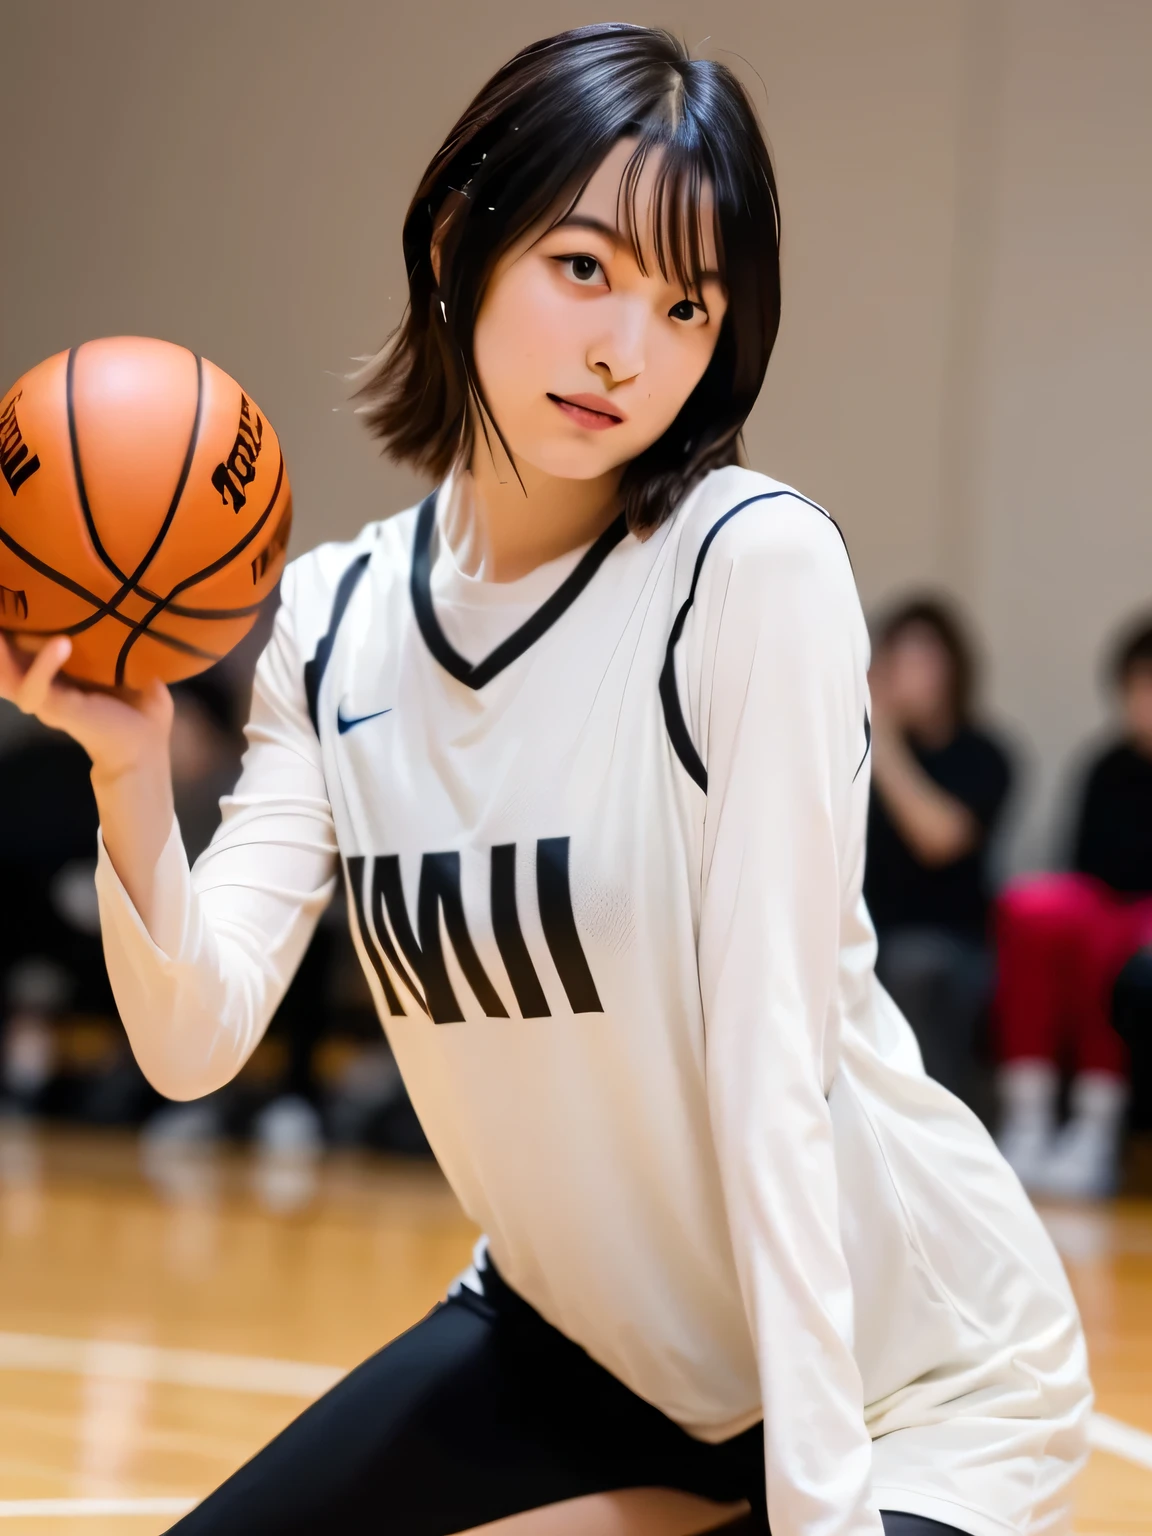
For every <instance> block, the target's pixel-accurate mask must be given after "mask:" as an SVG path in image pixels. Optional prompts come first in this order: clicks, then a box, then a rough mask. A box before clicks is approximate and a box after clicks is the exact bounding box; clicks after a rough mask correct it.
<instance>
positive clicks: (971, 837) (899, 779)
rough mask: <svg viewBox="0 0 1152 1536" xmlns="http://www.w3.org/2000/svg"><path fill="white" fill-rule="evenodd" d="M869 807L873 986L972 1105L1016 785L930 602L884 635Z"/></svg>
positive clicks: (908, 610) (875, 678) (879, 641)
mask: <svg viewBox="0 0 1152 1536" xmlns="http://www.w3.org/2000/svg"><path fill="white" fill-rule="evenodd" d="M869 685H870V688H871V693H872V803H871V807H870V813H869V822H868V857H867V864H866V868H865V876H864V891H865V896H866V898H867V901H868V907H869V910H870V912H871V914H872V919H873V921H874V922H875V924H876V930H877V935H878V938H879V944H880V952H879V959H878V963H877V973H878V975H879V977H880V979H881V981H882V982H883V984H884V986H885V987H886V988H887V989H888V991H889V992H890V993H891V995H892V997H893V998H894V999H895V1001H896V1002H897V1004H898V1005H899V1007H900V1009H901V1010H902V1012H903V1013H904V1014H905V1016H906V1017H907V1019H908V1021H909V1023H910V1024H911V1025H912V1028H913V1029H914V1030H915V1032H916V1037H917V1039H918V1040H919V1042H920V1050H921V1054H922V1056H923V1058H924V1066H925V1069H926V1071H927V1072H928V1073H929V1075H930V1076H932V1077H934V1078H936V1079H937V1080H938V1081H939V1082H941V1083H943V1084H944V1085H945V1087H947V1088H949V1089H951V1090H952V1092H953V1093H955V1094H957V1095H959V1097H961V1098H963V1099H965V1100H967V1101H969V1102H971V1100H972V1098H973V1096H974V1093H975V1087H976V1085H975V1072H974V1068H975V1052H976V1046H975V1041H976V1035H977V1029H978V1025H979V1021H980V1019H981V1017H982V1015H983V1012H984V1009H985V1007H986V1005H987V1002H988V999H989V996H990V994H991V990H992V959H991V955H990V952H989V947H988V942H987V918H988V902H989V887H990V880H989V872H988V845H989V839H990V837H991V835H992V833H993V831H994V829H995V827H996V824H997V821H998V819H999V816H1000V813H1001V810H1002V809H1003V806H1004V801H1005V798H1006V796H1007V794H1008V789H1009V785H1010V782H1011V777H1012V773H1011V766H1010V764H1009V761H1008V758H1007V756H1006V754H1005V752H1004V750H1003V748H1002V747H1001V746H1000V745H999V744H998V743H997V742H996V741H995V740H994V739H993V737H992V736H990V735H989V734H988V733H987V732H986V731H984V730H982V729H981V728H980V727H979V726H978V725H977V724H976V723H975V722H974V719H973V694H974V688H975V663H974V658H973V652H972V648H971V646H970V644H969V643H968V640H967V637H966V635H965V633H964V631H963V628H962V627H961V625H960V623H959V621H958V619H957V618H956V616H955V615H954V614H953V613H952V612H951V610H950V609H949V608H948V607H946V606H945V605H944V604H943V603H941V602H938V601H935V600H932V599H928V598H922V599H918V600H916V601H912V602H908V603H905V604H903V605H901V606H900V607H899V608H897V609H896V610H895V611H894V612H892V613H891V614H890V615H889V616H888V617H887V618H886V619H885V621H884V622H883V623H882V624H881V626H880V627H879V630H878V633H877V636H876V641H875V646H874V652H873V662H872V670H871V673H870V675H869Z"/></svg>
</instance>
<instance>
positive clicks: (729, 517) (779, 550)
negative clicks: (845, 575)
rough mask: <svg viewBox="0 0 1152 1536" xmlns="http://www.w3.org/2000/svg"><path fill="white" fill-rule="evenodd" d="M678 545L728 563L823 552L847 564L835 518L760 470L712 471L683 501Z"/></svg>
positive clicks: (729, 468)
mask: <svg viewBox="0 0 1152 1536" xmlns="http://www.w3.org/2000/svg"><path fill="white" fill-rule="evenodd" d="M676 523H677V528H678V531H679V536H680V540H681V542H682V543H685V544H687V545H688V546H689V547H696V548H704V549H705V551H706V553H707V552H711V551H712V550H713V548H714V549H715V553H716V554H717V555H719V556H721V558H722V560H723V561H725V562H728V561H732V560H735V559H739V558H741V557H751V556H754V555H755V554H756V553H757V552H763V553H765V554H770V555H771V554H775V555H784V554H788V553H802V552H804V553H812V554H814V555H816V556H817V557H819V556H820V555H821V554H823V553H825V552H830V553H832V554H833V556H834V558H835V559H836V560H837V561H841V560H844V559H845V558H846V549H845V544H844V537H843V535H842V533H841V532H840V529H839V527H838V525H837V524H836V522H835V521H834V519H833V518H832V516H831V515H830V514H829V513H828V512H827V511H825V509H824V508H823V507H822V506H820V504H819V503H818V502H816V501H813V500H812V498H811V497H810V496H805V495H804V493H803V492H802V491H798V490H797V489H796V488H795V487H794V486H791V485H786V484H784V482H783V481H780V480H774V479H773V478H772V476H771V475H765V474H762V473H761V472H760V471H758V470H754V469H744V468H742V467H741V466H739V465H736V464H730V465H727V466H725V467H724V468H723V469H714V470H711V471H710V472H709V473H708V474H707V475H705V476H704V478H703V479H702V480H701V481H700V483H699V485H697V486H696V487H695V488H694V489H693V491H692V492H691V493H690V495H689V496H688V497H687V498H686V499H685V502H684V504H683V506H682V507H681V509H680V512H679V514H678V516H677V519H676Z"/></svg>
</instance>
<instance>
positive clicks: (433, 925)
mask: <svg viewBox="0 0 1152 1536" xmlns="http://www.w3.org/2000/svg"><path fill="white" fill-rule="evenodd" d="M867 660H868V657H867V635H866V630H865V627H864V623H863V619H862V616H861V612H860V607H859V603H858V600H857V596H856V591H855V587H854V584H853V579H852V574H851V569H850V566H849V562H848V557H847V554H846V552H845V549H844V546H843V542H842V540H841V538H840V534H839V531H838V530H837V528H836V526H835V524H834V523H833V522H832V521H831V520H830V519H829V518H828V517H827V515H826V514H824V513H823V512H822V511H821V510H820V509H819V508H816V507H814V506H813V505H812V504H811V503H810V502H807V501H806V500H805V499H804V498H802V497H800V496H798V495H797V494H796V493H795V492H793V491H790V490H788V489H787V488H786V487H784V486H781V485H779V484H777V483H776V482H774V481H772V480H769V479H767V478H766V477H764V476H762V475H758V474H753V473H751V472H749V471H746V470H742V469H738V468H730V469H724V470H720V471H717V472H715V473H713V474H711V475H709V476H708V477H707V478H706V479H705V480H704V481H703V482H702V483H701V484H700V485H699V486H698V487H697V488H696V489H695V490H694V491H693V492H692V494H691V495H690V496H689V497H688V498H687V499H686V500H685V502H684V503H683V504H682V505H681V507H680V508H679V509H678V511H677V513H676V515H675V516H674V517H673V518H672V519H671V520H670V521H669V522H667V523H666V524H664V525H663V526H662V527H661V528H659V529H658V530H657V531H656V532H655V533H653V534H652V535H651V536H650V537H648V538H647V539H645V540H639V539H637V538H635V537H633V536H632V535H630V534H627V533H626V532H625V530H624V527H623V524H622V523H621V522H617V523H615V524H613V526H612V527H611V528H609V529H608V530H607V532H606V533H605V534H604V535H603V536H602V537H601V538H600V539H598V540H597V541H596V543H595V544H593V545H592V546H590V548H589V549H588V550H587V551H585V552H584V553H583V554H582V555H577V556H573V557H572V558H571V559H569V560H567V561H560V562H554V563H553V564H552V565H551V566H545V567H543V568H541V569H540V570H538V571H535V572H533V573H532V574H531V575H530V576H528V577H525V578H524V579H523V580H521V581H516V582H511V583H507V584H495V583H490V582H485V581H481V580H476V579H474V578H468V577H465V576H464V575H462V574H461V572H460V571H459V570H457V569H456V568H455V565H454V562H453V559H452V555H451V550H450V548H449V547H448V541H447V539H446V538H445V537H444V536H443V534H442V532H441V530H440V528H439V526H438V520H437V513H436V504H435V498H434V497H431V498H429V499H428V500H427V501H426V502H425V503H423V504H422V506H421V507H419V508H413V509H411V510H410V511H408V512H405V513H403V514H401V515H399V516H397V517H394V518H391V519H389V520H387V521H384V522H380V523H374V524H371V525H370V526H369V527H367V528H366V529H365V530H364V531H363V532H362V533H361V535H360V536H359V538H357V539H356V540H354V541H353V542H351V543H349V544H330V545H325V546H324V547H322V548H320V549H317V550H314V551H313V552H312V553H311V554H308V555H306V556H304V557H303V558H302V559H300V560H297V561H296V562H295V563H294V564H293V565H292V566H291V567H290V568H289V570H288V572H287V574H286V576H285V579H284V585H283V605H282V607H281V609H280V612H279V614H278V617H277V621H276V627H275V632H274V635H273V638H272V640H271V642H270V644H269V646H268V648H267V650H266V651H265V653H264V656H263V658H262V660H261V662H260V665H259V669H258V673H257V678H256V688H255V696H254V700H253V705H252V715H251V721H250V724H249V727H248V743H249V745H248V751H247V754H246V757H245V761H244V769H243V774H242V776H241V779H240V782H239V785H238V786H237V789H236V792H235V794H234V795H233V796H232V797H231V798H230V799H229V800H226V801H225V802H224V819H223V824H222V826H221V828H220V830H219V833H218V835H217V836H216V838H215V840H214V842H213V843H212V845H211V847H210V848H209V849H208V850H207V851H206V852H205V853H204V854H203V855H202V857H201V858H200V859H199V860H198V861H197V864H196V867H195V869H194V871H193V872H192V874H191V877H189V873H188V869H187V862H186V860H185V857H184V853H183V850H182V848H181V846H180V842H179V836H178V834H177V833H176V831H175V830H174V831H173V833H172V836H171V839H170V841H169V843H168V845H167V847H166V848H165V850H164V853H163V856H162V859H161V863H160V869H159V872H158V881H157V889H158V893H159V894H158V897H157V903H156V908H157V909H156V911H155V912H154V913H153V914H152V919H151V930H150V931H149V930H148V929H146V928H145V926H144V924H143V923H142V921H141V920H140V918H139V917H138V915H137V913H136V912H135V910H134V908H133V907H132V905H131V902H130V901H129V899H128V897H127V895H126V893H125V891H124V890H123V888H122V886H121V885H120V882H119V881H118V879H117V877H116V874H115V872H114V870H113V868H112V866H111V864H110V862H109V861H108V859H107V857H106V855H105V854H104V853H103V851H101V861H100V866H99V872H98V887H99V894H100V903H101V912H102V919H103V927H104V942H105V949H106V954H107V959H108V968H109V973H110V975H111V978H112V983H113V986H114V989H115V993H116V997H117V1001H118V1003H119V1006H120V1009H121V1012H122V1015H123V1019H124V1023H125V1026H126V1028H127V1030H128V1033H129V1035H130V1037H131V1040H132V1044H133V1047H134V1049H135V1052H136V1055H137V1057H138V1059H139V1061H140V1063H141V1066H142V1067H143V1069H144V1071H145V1072H146V1073H147V1074H148V1076H149V1077H150V1079H151V1080H152V1082H153V1083H155V1085H156V1086H157V1087H158V1088H159V1089H160V1090H161V1091H162V1092H164V1093H167V1094H169V1095H171V1096H173V1097H175V1098H188V1097H193V1096H196V1095H199V1094H203V1093H206V1092H208V1091H209V1090H210V1089H213V1088H216V1087H218V1086H219V1085H221V1084H222V1083H224V1082H226V1081H227V1080H228V1079H229V1078H231V1077H232V1076H233V1074H234V1073H235V1072H236V1071H237V1070H238V1069H239V1068H240V1066H241V1065H242V1064H243V1062H244V1061H245V1059H246V1058H247V1057H248V1055H249V1054H250V1052H251V1051H252V1050H253V1048H254V1046H255V1045H256V1043H257V1041H258V1040H259V1039H260V1036H261V1034H262V1032H263V1030H264V1028H265V1026H266V1024H267V1021H268V1019H269V1018H270V1016H271V1014H272V1013H273V1011H274V1009H275V1007H276V1005H277V1003H278V1001H279V999H280V997H281V995H282V993H283V991H284V989H285V987H286V985H287V983H288V981H289V979H290V977H291V975H292V972H293V970H294V968H295V966H296V964H297V963H298V961H299V959H300V956H301V954H302V952H303V951H304V949H305V947H306V945H307V943H308V940H309V936H310V934H311V932H312V929H313V926H314V925H315V923H316V920H317V917H318V915H319V913H320V911H321V909H322V908H323V906H324V904H325V903H326V902H327V901H328V899H329V897H330V895H331V893H332V891H333V888H334V884H335V880H336V878H338V874H340V873H342V877H343V879H344V881H345V883H346V887H347V891H348V896H349V910H350V913H351V915H352V923H353V933H354V938H355V942H356V946H357V950H358V953H359V955H360V958H361V961H362V963H363V965H364V968H365V971H366V974H367V976H368V979H369V983H370V985H371V988H372V992H373V996H374V998H375V1001H376V1005H377V1008H378V1010H379V1013H380V1017H381V1020H382V1022H383V1024H384V1027H385V1029H386V1031H387V1034H388V1038H389V1040H390V1042H391V1044H392V1047H393V1049H394V1051H395V1054H396V1058H397V1061H398V1063H399V1065H400V1068H401V1070H402V1072H403V1075H404V1079H405V1082H406V1084H407V1086H408V1089H409V1092H410V1094H411V1097H412V1101H413V1103H414V1105H415V1107H416V1110H417V1112H418V1113H419V1116H420V1119H421V1122H422V1124H423V1126H424V1129H425V1131H426V1133H427V1135H428V1139H429V1141H430V1142H431V1144H432V1147H433V1149H434V1151H435V1153H436V1156H437V1158H438V1159H439V1162H440V1165H441V1167H442V1168H443V1170H444V1172H445V1174H446V1175H447V1177H448V1179H449V1181H450V1182H451V1184H452V1187H453V1188H454V1190H455V1191H456V1194H457V1195H458V1196H459V1199H460V1201H461V1204H462V1205H463V1207H464V1209H465V1211H466V1212H467V1213H468V1214H469V1216H471V1217H472V1219H473V1220H474V1221H475V1222H476V1223H477V1224H478V1225H479V1226H480V1227H481V1228H482V1230H483V1231H484V1232H485V1233H486V1234H487V1240H488V1243H489V1245H490V1249H491V1253H492V1257H493V1259H494V1261H495V1263H496V1265H497V1267H498V1268H499V1269H500V1271H501V1272H502V1274H503V1275H504V1276H505V1278H506V1279H507V1280H508V1281H509V1283H510V1284H511V1285H512V1286H514V1287H515V1289H516V1290H517V1291H519V1292H520V1293H521V1294H522V1295H523V1296H524V1297H525V1298H526V1299H527V1300H528V1301H529V1302H530V1303H531V1304H532V1305H533V1306H534V1307H535V1308H536V1309H537V1310H538V1311H539V1312H540V1313H541V1314H542V1315H543V1316H544V1317H545V1318H546V1319H547V1320H548V1321H549V1322H551V1323H553V1324H554V1325H555V1326H556V1327H557V1328H560V1329H561V1330H563V1332H564V1333H566V1334H567V1335H568V1336H569V1337H570V1338H572V1339H574V1340H575V1341H576V1342H578V1343H579V1344H581V1345H582V1346H583V1347H584V1348H585V1349H586V1350H587V1351H588V1353H589V1354H590V1355H591V1356H592V1357H593V1358H594V1359H596V1360H597V1361H599V1362H600V1363H601V1364H602V1365H604V1366H605V1367H607V1368H608V1369H609V1370H610V1371H612V1372H613V1373H614V1374H615V1375H616V1376H617V1377H618V1378H619V1379H620V1380H621V1381H622V1382H624V1383H625V1384H626V1385H627V1386H628V1387H630V1388H631V1389H632V1390H633V1391H635V1392H637V1393H638V1394H639V1395H640V1396H641V1397H643V1398H645V1399H647V1400H648V1401H649V1402H651V1403H653V1404H655V1405H656V1406H657V1407H658V1408H660V1409H661V1410H662V1411H663V1412H664V1413H666V1414H668V1415H669V1416H670V1417H671V1418H672V1419H674V1420H675V1421H676V1422H677V1423H678V1424H680V1425H682V1426H683V1427H684V1428H685V1429H686V1430H687V1431H688V1432H689V1433H691V1434H692V1435H694V1436H697V1437H699V1438H700V1439H703V1440H706V1441H719V1440H722V1439H725V1438H727V1437H728V1436H730V1435H734V1434H736V1433H738V1432H740V1431H742V1430H743V1429H745V1428H746V1427H747V1426H749V1425H750V1424H753V1423H755V1422H756V1421H757V1420H758V1419H759V1418H760V1417H761V1416H762V1417H763V1421H764V1435H765V1444H766V1466H767V1483H768V1511H769V1518H770V1521H771V1525H772V1529H773V1532H774V1533H775V1536H878V1533H879V1532H880V1529H881V1527H880V1521H879V1516H878V1513H877V1511H878V1510H879V1509H881V1508H886V1509H893V1510H907V1511H909V1512H912V1513H916V1514H920V1515H923V1516H927V1517H928V1518H930V1519H936V1520H939V1521H942V1522H944V1523H947V1524H951V1525H955V1526H957V1527H958V1528H959V1529H961V1530H963V1531H967V1532H971V1533H972V1536H1005V1533H1009V1532H1011V1533H1017V1536H1022V1533H1024V1532H1030V1533H1033V1532H1036V1533H1038V1532H1045V1533H1049V1532H1058V1531H1066V1530H1067V1529H1068V1528H1069V1527H1068V1523H1067V1522H1068V1514H1067V1498H1068V1486H1069V1483H1070V1480H1071V1478H1072V1476H1073V1475H1074V1473H1075V1471H1076V1470H1077V1468H1078V1466H1079V1464H1080V1463H1081V1461H1082V1460H1083V1458H1084V1455H1085V1426H1086V1420H1087V1416H1088V1410H1089V1405H1090V1388H1089V1385H1088V1379H1087V1370H1086V1358H1085V1349H1084V1343H1083V1338H1082V1334H1081V1330H1080V1324H1079V1320H1078V1317H1077V1313H1076V1307H1075V1304H1074V1301H1073V1298H1072V1296H1071V1293H1070V1291H1069V1288H1068V1285H1067V1282H1066V1280H1065V1276H1064V1274H1063V1271H1062V1269H1061V1266H1060V1263H1059V1260H1058V1258H1057V1256H1056V1254H1055V1251H1054V1249H1053V1248H1052V1246H1051V1244H1050V1242H1049V1240H1048V1238H1047V1235H1046V1233H1045V1232H1044V1229H1043V1227H1042V1226H1041V1224H1040V1222H1039V1220H1038V1218H1037V1217H1036V1215H1035V1213H1034V1212H1033V1210H1032V1208H1031V1206H1030V1204H1029V1202H1028V1200H1027V1199H1026V1197H1025V1195H1024V1193H1023V1191H1022V1189H1021V1187H1020V1185H1019V1184H1018V1182H1017V1181H1016V1179H1015V1177H1014V1176H1013V1174H1012V1173H1011V1172H1010V1171H1009V1169H1008V1168H1007V1166H1006V1165H1005V1164H1004V1163H1003V1162H1002V1160H1001V1159H1000V1157H999V1155H998V1154H997V1152H996V1150H995V1148H994V1147H993V1145H992V1142H991V1141H990V1139H989V1137H988V1136H987V1134H986V1133H985V1131H984V1130H983V1128H982V1127H981V1125H980V1124H979V1122H978V1121H977V1120H976V1118H975V1117H974V1116H973V1115H972V1114H971V1113H969V1111H968V1110H967V1109H966V1108H965V1107H964V1106H963V1105H962V1104H960V1103H959V1102H958V1101H957V1100H956V1099H954V1098H953V1097H952V1096H951V1095H950V1094H948V1093H947V1092H946V1091H945V1090H944V1089H943V1088H941V1087H939V1086H938V1085H937V1084H935V1083H934V1082H932V1081H930V1080H929V1079H928V1078H926V1076H925V1074H924V1072H923V1068H922V1066H921V1062H920V1058H919V1053H918V1051H917V1047H916V1043H915V1039H914V1037H913V1035H912V1033H911V1030H910V1029H909V1027H908V1025H907V1023H906V1022H905V1020H904V1019H903V1018H902V1017H901V1015H900V1014H899V1012H898V1011H897V1010H896V1008H895V1007H894V1005H893V1004H892V1002H891V1001H890V1000H889V998H888V997H887V996H886V994H885V993H884V992H883V991H882V989H881V988H880V987H879V985H878V984H877V982H876V979H875V977H874V974H873V960H874V954H875V941H874V936H873V931H872V928H871V925H870V922H869V919H868V914H867V911H866V909H865V907H864V904H863V901H862V898H861V880H862V874H863V863H864V840H865V821H866V814H867V804H868V779H869V759H868V740H869V728H868V724H867V685H866V669H867Z"/></svg>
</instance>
